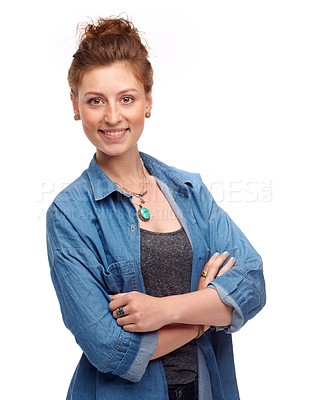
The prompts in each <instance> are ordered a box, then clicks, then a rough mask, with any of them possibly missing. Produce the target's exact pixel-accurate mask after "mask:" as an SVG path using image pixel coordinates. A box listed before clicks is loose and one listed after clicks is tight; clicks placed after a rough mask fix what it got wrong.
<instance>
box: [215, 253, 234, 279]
mask: <svg viewBox="0 0 309 400" xmlns="http://www.w3.org/2000/svg"><path fill="white" fill-rule="evenodd" d="M235 262H236V260H235V258H234V257H231V258H230V259H229V260H228V261H227V262H226V264H225V266H224V267H223V268H221V269H220V270H219V271H218V274H217V277H218V276H221V275H223V274H224V273H225V272H226V271H228V270H230V269H231V268H233V266H234V264H235Z"/></svg>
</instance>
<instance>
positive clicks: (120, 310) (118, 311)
mask: <svg viewBox="0 0 309 400" xmlns="http://www.w3.org/2000/svg"><path fill="white" fill-rule="evenodd" d="M116 315H117V317H118V318H122V317H125V316H126V315H127V314H126V312H125V311H124V309H123V306H120V307H118V308H116Z"/></svg>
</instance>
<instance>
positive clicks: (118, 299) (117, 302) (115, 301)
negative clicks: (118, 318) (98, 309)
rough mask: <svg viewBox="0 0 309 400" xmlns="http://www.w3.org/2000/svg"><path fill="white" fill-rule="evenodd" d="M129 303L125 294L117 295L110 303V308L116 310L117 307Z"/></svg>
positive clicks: (112, 310)
mask: <svg viewBox="0 0 309 400" xmlns="http://www.w3.org/2000/svg"><path fill="white" fill-rule="evenodd" d="M126 304H127V302H126V299H125V297H124V296H118V295H117V297H115V299H112V301H111V302H110V303H109V309H110V310H111V312H114V311H115V310H116V308H118V307H121V306H125V305H126Z"/></svg>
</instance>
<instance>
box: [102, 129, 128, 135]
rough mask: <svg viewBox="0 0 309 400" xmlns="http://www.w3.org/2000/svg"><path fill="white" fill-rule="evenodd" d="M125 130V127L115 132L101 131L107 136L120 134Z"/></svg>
mask: <svg viewBox="0 0 309 400" xmlns="http://www.w3.org/2000/svg"><path fill="white" fill-rule="evenodd" d="M125 131H126V129H123V130H122V131H116V132H109V131H102V132H104V133H105V135H108V136H120V135H122V134H123V133H124V132H125Z"/></svg>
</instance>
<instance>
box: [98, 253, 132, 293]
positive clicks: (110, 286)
mask: <svg viewBox="0 0 309 400" xmlns="http://www.w3.org/2000/svg"><path fill="white" fill-rule="evenodd" d="M103 277H104V281H105V283H106V286H107V290H108V292H109V294H116V293H124V292H132V291H133V290H137V284H136V271H135V267H134V262H133V261H132V260H128V261H120V262H115V263H112V264H110V265H109V266H108V267H107V268H106V269H105V268H103Z"/></svg>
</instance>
